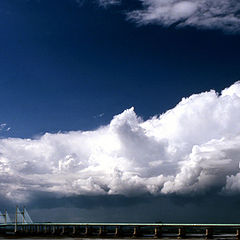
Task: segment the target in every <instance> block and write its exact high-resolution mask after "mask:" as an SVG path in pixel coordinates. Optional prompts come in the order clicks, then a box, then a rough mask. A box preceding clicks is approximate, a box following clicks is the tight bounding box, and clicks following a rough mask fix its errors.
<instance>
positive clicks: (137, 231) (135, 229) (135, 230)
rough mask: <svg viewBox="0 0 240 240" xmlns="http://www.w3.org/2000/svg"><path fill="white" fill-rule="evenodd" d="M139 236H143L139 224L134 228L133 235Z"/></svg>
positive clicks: (134, 236)
mask: <svg viewBox="0 0 240 240" xmlns="http://www.w3.org/2000/svg"><path fill="white" fill-rule="evenodd" d="M139 236H141V230H140V227H139V226H136V227H134V228H133V235H132V237H133V238H136V237H139Z"/></svg>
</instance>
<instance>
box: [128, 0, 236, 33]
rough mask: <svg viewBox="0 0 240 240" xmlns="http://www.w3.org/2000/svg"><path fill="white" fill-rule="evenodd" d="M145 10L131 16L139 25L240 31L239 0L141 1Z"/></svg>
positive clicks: (135, 11) (137, 11) (134, 12)
mask: <svg viewBox="0 0 240 240" xmlns="http://www.w3.org/2000/svg"><path fill="white" fill-rule="evenodd" d="M140 2H141V3H142V6H143V8H142V9H140V10H138V9H136V10H134V11H132V12H130V13H129V15H128V17H129V19H132V20H134V21H136V22H137V23H139V24H152V23H154V24H159V25H162V26H166V27H168V26H171V25H174V24H175V25H177V26H178V27H185V26H193V27H197V28H203V29H221V30H223V31H227V32H239V31H240V2H239V1H238V0H140Z"/></svg>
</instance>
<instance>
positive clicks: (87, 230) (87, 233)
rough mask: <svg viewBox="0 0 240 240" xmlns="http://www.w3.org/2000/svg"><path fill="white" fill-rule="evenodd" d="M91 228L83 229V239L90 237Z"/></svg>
mask: <svg viewBox="0 0 240 240" xmlns="http://www.w3.org/2000/svg"><path fill="white" fill-rule="evenodd" d="M91 232H92V231H91V228H90V227H88V226H86V227H85V233H84V236H85V237H88V236H90V235H91Z"/></svg>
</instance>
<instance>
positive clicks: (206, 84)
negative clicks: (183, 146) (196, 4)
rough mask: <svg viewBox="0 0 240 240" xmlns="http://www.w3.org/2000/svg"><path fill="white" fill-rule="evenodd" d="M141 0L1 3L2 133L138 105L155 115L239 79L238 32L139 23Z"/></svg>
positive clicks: (62, 126) (81, 125) (23, 133)
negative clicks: (132, 17)
mask: <svg viewBox="0 0 240 240" xmlns="http://www.w3.org/2000/svg"><path fill="white" fill-rule="evenodd" d="M130 3H131V5H130ZM135 3H137V1H135ZM135 3H134V1H129V4H126V3H125V5H124V4H123V5H121V6H109V7H108V8H104V7H99V5H98V4H97V2H96V1H85V3H84V2H82V4H80V5H81V6H79V4H77V3H76V1H75V0H67V1H66V0H51V1H49V0H39V1H38V0H30V1H27V0H11V1H9V0H1V2H0V31H1V32H0V36H1V37H0V48H1V49H0V76H1V78H0V104H1V115H0V122H1V123H6V124H7V126H8V127H11V130H10V131H8V132H2V133H1V135H4V136H5V137H6V136H11V137H24V138H25V137H32V136H35V135H38V134H42V133H45V132H58V131H69V130H89V129H95V128H97V127H99V126H100V125H103V124H107V123H108V122H109V121H110V120H111V119H112V117H113V116H114V115H115V114H118V113H120V112H122V111H123V110H125V109H127V108H129V107H131V106H134V107H135V111H136V112H137V114H138V115H140V116H142V117H143V118H144V119H147V118H148V117H149V116H153V115H155V114H160V113H162V112H165V111H166V110H168V109H170V108H172V107H174V106H175V105H176V104H177V103H178V102H179V101H180V100H181V98H182V97H188V96H190V95H191V94H193V93H199V92H202V91H207V90H210V89H215V90H217V91H220V90H222V89H223V88H225V87H228V86H230V85H231V84H232V83H234V82H235V81H237V80H238V79H239V78H240V67H239V66H240V58H239V56H240V45H239V41H240V35H239V34H229V33H228V34H224V32H223V31H222V30H214V29H211V30H199V29H196V28H193V27H192V28H190V27H187V28H180V29H176V28H175V27H174V26H170V27H168V28H165V27H162V26H159V25H156V24H155V25H154V24H150V25H147V26H137V25H136V23H135V22H133V21H132V22H131V21H127V20H126V15H125V13H126V9H131V8H133V7H134V6H135V5H134V4H135Z"/></svg>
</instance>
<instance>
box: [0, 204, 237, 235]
mask: <svg viewBox="0 0 240 240" xmlns="http://www.w3.org/2000/svg"><path fill="white" fill-rule="evenodd" d="M0 235H11V236H12V235H16V236H18V237H21V236H23V237H26V236H28V237H29V236H42V237H46V236H47V237H49V236H68V237H81V238H84V237H86V238H91V237H92V238H124V237H126V238H159V239H160V238H168V239H169V238H171V239H184V238H196V239H197V238H198V239H203V238H204V239H212V238H218V239H219V238H221V239H240V224H179V223H70V222H65V223H64V222H63V223H57V222H55V223H53V222H39V223H37V222H33V221H32V219H31V217H30V216H29V214H28V212H27V210H26V208H23V209H22V210H20V209H19V208H18V207H17V208H16V212H15V220H14V221H12V220H11V219H10V217H9V215H8V213H7V211H6V210H5V211H4V213H1V212H0Z"/></svg>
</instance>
